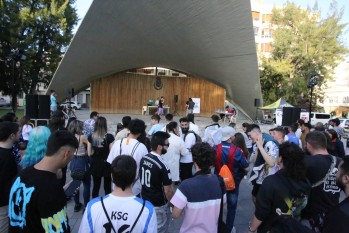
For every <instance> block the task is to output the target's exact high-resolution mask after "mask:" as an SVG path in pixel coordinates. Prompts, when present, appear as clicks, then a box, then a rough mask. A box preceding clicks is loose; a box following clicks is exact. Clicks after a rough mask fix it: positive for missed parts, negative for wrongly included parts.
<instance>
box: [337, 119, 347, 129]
mask: <svg viewBox="0 0 349 233" xmlns="http://www.w3.org/2000/svg"><path fill="white" fill-rule="evenodd" d="M339 121H340V125H339V126H340V127H342V128H343V129H347V130H348V129H349V119H346V118H340V119H339Z"/></svg>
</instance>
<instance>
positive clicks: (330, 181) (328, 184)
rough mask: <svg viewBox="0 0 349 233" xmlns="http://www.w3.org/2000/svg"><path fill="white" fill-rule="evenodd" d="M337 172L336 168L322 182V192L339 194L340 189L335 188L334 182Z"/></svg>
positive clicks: (335, 182)
mask: <svg viewBox="0 0 349 233" xmlns="http://www.w3.org/2000/svg"><path fill="white" fill-rule="evenodd" d="M337 172H338V168H336V167H335V168H333V170H332V172H331V173H330V175H329V176H328V177H327V179H326V180H325V182H324V191H325V192H332V193H333V194H335V193H339V192H340V191H341V189H340V188H339V187H338V186H337V181H336V174H337Z"/></svg>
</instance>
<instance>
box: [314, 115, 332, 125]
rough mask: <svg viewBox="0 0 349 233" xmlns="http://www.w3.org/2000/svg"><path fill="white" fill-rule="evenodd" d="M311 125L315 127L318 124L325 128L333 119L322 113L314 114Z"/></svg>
mask: <svg viewBox="0 0 349 233" xmlns="http://www.w3.org/2000/svg"><path fill="white" fill-rule="evenodd" d="M310 118H311V124H312V125H315V124H316V123H318V122H321V123H322V124H324V126H325V127H327V126H328V121H329V120H330V119H331V114H328V113H322V112H312V113H311V114H310Z"/></svg>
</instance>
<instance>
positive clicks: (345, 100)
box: [343, 96, 349, 104]
mask: <svg viewBox="0 0 349 233" xmlns="http://www.w3.org/2000/svg"><path fill="white" fill-rule="evenodd" d="M343 103H344V104H348V103H349V96H345V97H343Z"/></svg>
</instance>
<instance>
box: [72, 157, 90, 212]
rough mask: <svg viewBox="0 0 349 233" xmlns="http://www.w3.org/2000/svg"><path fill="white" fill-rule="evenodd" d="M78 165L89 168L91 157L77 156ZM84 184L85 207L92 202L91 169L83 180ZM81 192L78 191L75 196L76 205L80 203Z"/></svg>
mask: <svg viewBox="0 0 349 233" xmlns="http://www.w3.org/2000/svg"><path fill="white" fill-rule="evenodd" d="M75 159H76V162H77V163H79V164H80V163H81V164H82V166H84V165H85V166H87V167H89V157H88V156H76V157H75ZM82 184H83V187H84V191H83V197H84V206H86V205H87V203H88V202H89V201H90V195H91V174H90V171H89V169H87V172H86V175H85V178H84V179H83V180H82ZM79 199H80V191H77V192H76V194H75V195H74V202H75V204H79V203H80V200H79Z"/></svg>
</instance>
